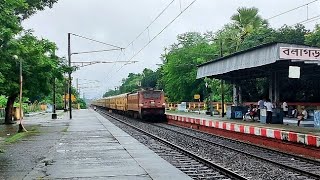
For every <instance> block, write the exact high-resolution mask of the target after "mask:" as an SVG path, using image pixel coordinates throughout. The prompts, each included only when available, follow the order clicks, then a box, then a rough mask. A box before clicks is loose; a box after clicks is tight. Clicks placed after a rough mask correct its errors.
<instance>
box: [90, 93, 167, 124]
mask: <svg viewBox="0 0 320 180" xmlns="http://www.w3.org/2000/svg"><path fill="white" fill-rule="evenodd" d="M92 105H94V106H98V107H102V108H105V109H107V110H113V111H116V112H119V113H122V114H126V115H129V116H131V117H134V118H141V119H147V118H148V119H150V118H151V119H152V118H157V119H158V118H161V119H164V117H165V99H164V92H163V91H161V90H153V89H148V90H140V91H138V92H135V93H125V94H120V95H116V96H110V97H105V98H102V99H98V100H96V101H94V102H93V103H92Z"/></svg>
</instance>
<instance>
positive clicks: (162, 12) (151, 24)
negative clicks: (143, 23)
mask: <svg viewBox="0 0 320 180" xmlns="http://www.w3.org/2000/svg"><path fill="white" fill-rule="evenodd" d="M174 1H175V0H172V1H171V2H170V3H169V4H168V5H167V6H166V7H165V8H164V9H163V10H162V11H161V12H160V13H159V14H158V15H157V16H156V18H155V19H154V20H152V21H151V23H150V24H149V25H148V26H147V27H146V28H145V29H144V30H143V31H142V32H141V33H140V34H139V35H138V36H137V37H136V38H135V39H133V40H132V41H131V42H130V43H129V44H128V45H127V46H126V47H125V48H128V47H129V46H130V44H133V42H134V41H136V40H137V39H138V38H139V37H140V36H141V35H142V34H143V33H144V32H145V31H146V30H147V29H148V28H149V27H150V26H151V25H152V24H153V23H154V22H155V21H156V20H157V19H158V18H159V17H160V16H161V15H162V14H163V13H164V12H165V11H166V10H167V9H168V8H169V7H170V5H171V4H172V3H173V2H174Z"/></svg>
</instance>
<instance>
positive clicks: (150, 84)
mask: <svg viewBox="0 0 320 180" xmlns="http://www.w3.org/2000/svg"><path fill="white" fill-rule="evenodd" d="M159 73H160V72H159V71H155V72H154V71H152V70H151V69H148V68H145V69H144V70H143V72H142V80H141V87H145V88H154V89H155V88H156V86H157V81H158V78H159Z"/></svg>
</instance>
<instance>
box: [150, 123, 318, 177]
mask: <svg viewBox="0 0 320 180" xmlns="http://www.w3.org/2000/svg"><path fill="white" fill-rule="evenodd" d="M151 125H153V126H157V127H159V128H164V129H167V130H171V131H172V130H173V131H175V132H176V133H179V134H181V135H184V136H188V137H190V138H194V139H197V140H200V141H203V142H205V143H209V144H211V145H214V146H219V147H222V148H226V149H229V150H232V151H235V152H238V153H242V154H245V155H247V156H251V157H253V158H257V159H260V160H263V161H265V162H270V163H273V164H275V165H277V166H280V167H285V168H286V169H290V170H292V171H294V172H298V173H301V174H303V175H306V176H308V177H311V178H315V179H320V162H319V161H317V160H312V159H309V158H304V157H300V156H295V155H292V154H288V153H284V152H280V151H276V150H272V149H267V148H263V147H260V146H256V145H252V144H249V143H244V142H241V141H236V140H232V139H228V138H224V137H221V136H215V135H211V134H210V135H209V134H207V135H204V136H206V137H203V138H199V137H198V136H195V135H190V134H188V133H186V132H188V131H189V132H190V131H193V133H194V131H196V130H190V129H187V128H182V127H178V126H172V125H170V126H171V127H174V128H170V126H167V125H165V126H164V125H162V124H161V125H159V124H151ZM197 133H199V134H198V135H200V134H201V135H202V136H203V133H201V132H199V131H197ZM212 137H215V138H214V139H212ZM222 142H223V144H222ZM226 142H227V143H226Z"/></svg>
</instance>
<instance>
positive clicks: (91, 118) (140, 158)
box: [25, 110, 190, 180]
mask: <svg viewBox="0 0 320 180" xmlns="http://www.w3.org/2000/svg"><path fill="white" fill-rule="evenodd" d="M43 172H44V173H43ZM36 178H48V179H130V180H131V179H164V180H167V179H190V178H189V177H188V176H187V175H186V174H184V173H183V172H181V171H180V170H178V169H176V168H175V167H173V166H172V165H171V164H169V163H168V162H167V161H165V160H164V159H162V158H161V157H159V156H158V155H156V154H155V153H154V152H153V151H151V150H149V149H148V148H147V147H146V146H144V145H143V144H141V143H140V142H138V141H137V140H135V139H134V138H132V137H131V136H130V135H128V134H127V133H125V132H124V131H122V130H121V129H119V128H118V127H116V126H115V125H113V124H112V123H111V122H110V121H108V120H107V119H105V118H104V117H102V116H101V115H99V114H98V113H96V112H95V111H92V110H77V111H74V113H73V119H72V120H70V124H69V128H68V130H67V131H66V132H65V134H64V136H63V137H62V138H61V139H60V140H59V141H58V143H57V144H56V146H55V147H54V148H53V150H52V151H51V152H49V153H48V156H47V157H46V159H45V165H43V164H39V165H38V166H37V167H36V168H34V170H33V171H32V172H30V173H29V174H28V175H27V176H26V178H25V179H36Z"/></svg>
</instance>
